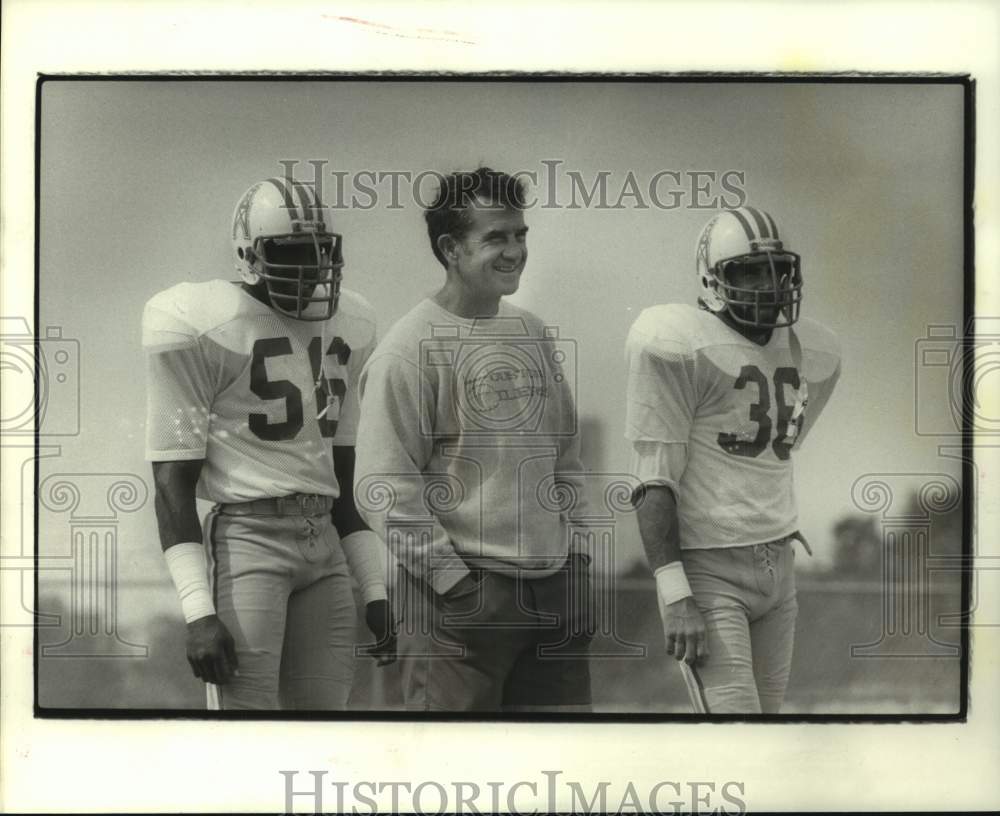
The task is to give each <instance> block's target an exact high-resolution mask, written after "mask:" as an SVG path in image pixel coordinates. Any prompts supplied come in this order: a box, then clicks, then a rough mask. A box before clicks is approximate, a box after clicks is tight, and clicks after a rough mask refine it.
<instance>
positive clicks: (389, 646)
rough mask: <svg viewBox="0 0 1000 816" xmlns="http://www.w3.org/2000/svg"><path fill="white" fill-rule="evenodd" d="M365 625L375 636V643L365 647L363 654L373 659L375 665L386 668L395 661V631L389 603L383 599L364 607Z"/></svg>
mask: <svg viewBox="0 0 1000 816" xmlns="http://www.w3.org/2000/svg"><path fill="white" fill-rule="evenodd" d="M365 623H366V624H368V628H369V629H371V632H372V634H373V635H375V643H374V645H372V646H366V647H365V649H364V654H366V655H368V656H369V657H374V658H375V665H377V666H388V665H389V664H390V663H394V662H395V660H396V631H395V627H394V626H393V622H392V613H391V611H390V607H389V602H388V601H387V600H385V599H384V598H381V599H379V600H376V601H371V602H370V603H368V604H367V605H366V606H365Z"/></svg>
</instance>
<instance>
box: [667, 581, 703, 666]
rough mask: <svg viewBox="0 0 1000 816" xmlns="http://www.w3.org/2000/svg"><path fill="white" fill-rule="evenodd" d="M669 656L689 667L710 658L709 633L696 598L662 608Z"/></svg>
mask: <svg viewBox="0 0 1000 816" xmlns="http://www.w3.org/2000/svg"><path fill="white" fill-rule="evenodd" d="M661 615H662V617H663V631H664V634H665V635H666V637H667V654H669V655H673V656H674V657H675V658H676V659H677V660H683V661H685V662H686V663H687V664H688V665H689V666H693V665H694V664H695V663H698V662H701V661H703V660H704V659H705V658H707V657H708V631H707V630H706V628H705V619H704V618H703V617H702V616H701V611H700V610H699V609H698V605H697V604H696V603H695V602H694V598H692V597H690V596H688V597H687V598H681V599H680V600H679V601H677V602H675V603H672V604H669V605H667V606H663V607H662V611H661Z"/></svg>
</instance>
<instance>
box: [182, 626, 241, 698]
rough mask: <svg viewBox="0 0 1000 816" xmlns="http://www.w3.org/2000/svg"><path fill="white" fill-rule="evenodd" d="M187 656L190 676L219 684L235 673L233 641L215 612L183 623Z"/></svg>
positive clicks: (237, 663)
mask: <svg viewBox="0 0 1000 816" xmlns="http://www.w3.org/2000/svg"><path fill="white" fill-rule="evenodd" d="M187 659H188V663H190V664H191V671H193V672H194V676H195V677H198V678H200V679H201V680H204V681H205V682H206V683H214V684H215V685H217V686H222V685H225V684H226V683H228V682H229V681H230V680H231V679H232V678H233V676H234V675H237V674H239V662H238V661H237V659H236V643H235V641H234V640H233V636H232V635H231V634H229V630H228V629H227V628H226V625H225V624H224V623H223V622H222V621H221V620H219V618H218V616H217V615H206V616H205V617H204V618H198V620H194V621H191V623H189V624H188V625H187Z"/></svg>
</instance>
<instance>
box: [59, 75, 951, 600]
mask: <svg viewBox="0 0 1000 816" xmlns="http://www.w3.org/2000/svg"><path fill="white" fill-rule="evenodd" d="M41 146H42V158H41V197H40V201H41V205H40V206H41V226H40V235H41V258H40V280H39V297H40V320H39V331H40V333H43V332H44V329H45V327H47V326H58V327H61V329H62V334H63V337H64V338H69V339H75V340H78V341H79V348H80V360H79V372H80V376H79V382H80V416H81V421H80V434H79V435H78V436H75V437H64V438H60V439H59V440H58V441H59V444H60V446H61V451H60V455H59V456H56V457H52V458H49V459H46V460H43V462H42V465H41V472H40V478H41V479H43V480H44V479H45V478H46V477H47V476H49V475H51V474H54V473H80V472H87V473H132V474H136V475H138V476H139V477H141V478H142V479H144V480H145V481H146V482H147V483H149V482H150V479H149V466H148V464H146V463H145V462H144V460H143V439H144V427H143V426H144V419H145V408H144V398H145V396H144V384H143V376H144V365H143V357H142V352H141V349H140V318H141V314H142V307H143V304H144V303H145V301H146V300H147V299H148V298H149V297H151V296H152V295H153V294H155V293H156V292H158V291H160V290H162V289H164V288H167V287H169V286H171V285H173V284H175V283H178V282H180V281H202V280H208V279H211V278H220V277H221V278H231V277H232V276H233V266H232V260H231V254H230V243H229V230H230V225H231V216H232V210H233V207H234V205H235V202H236V201H237V199H238V198H239V196H240V195H241V194H242V192H243V191H244V190H245V189H246V188H247V187H248V186H249V185H250V184H251V183H252V182H254V181H255V180H258V179H261V178H265V177H267V176H269V175H276V174H279V173H280V171H281V166H280V165H279V163H278V162H279V160H281V159H298V160H299V161H300V162H302V167H303V171H302V172H301V173H300V175H304V176H305V177H306V178H309V177H310V176H311V170H308V169H307V168H306V167H305V163H306V162H308V161H309V160H325V161H326V162H327V167H326V169H327V171H328V172H329V171H331V170H338V171H344V172H347V173H348V174H352V175H353V174H355V173H358V172H360V171H363V170H373V171H376V172H390V171H409V172H410V173H412V174H413V175H416V174H418V173H420V172H421V171H425V170H437V171H448V170H452V169H458V168H471V167H475V166H477V165H479V164H488V165H490V166H492V167H494V168H498V169H504V170H508V171H513V170H525V171H534V172H538V173H539V174H540V177H541V178H542V179H543V180H544V172H545V167H544V166H543V164H542V162H543V161H561V162H563V165H562V166H561V168H560V176H559V189H558V193H559V197H560V198H561V199H562V200H564V201H568V199H569V190H570V185H569V182H568V179H567V178H566V175H565V173H566V171H577V172H579V173H581V174H583V177H584V179H586V180H587V181H588V183H589V182H590V181H591V180H593V179H594V178H595V177H596V174H597V173H598V172H599V171H608V172H609V173H610V176H609V179H608V189H609V191H610V194H609V197H610V199H611V201H614V200H615V199H616V198H617V197H618V193H619V191H620V190H621V187H622V185H623V184H624V182H625V178H626V176H627V174H628V173H629V172H630V171H631V172H632V173H633V174H634V175H635V177H636V178H637V179H638V180H639V182H640V187H641V188H645V186H646V185H647V183H648V180H649V179H650V178H652V177H653V176H654V174H655V173H657V172H658V171H661V170H671V171H676V172H680V173H682V174H685V173H690V172H691V171H707V172H714V173H716V174H717V176H721V175H722V174H723V173H725V172H727V171H737V172H740V173H743V174H744V176H743V182H742V184H741V185H740V186H741V187H742V188H743V189H744V190H745V191H746V193H747V195H748V203H750V204H753V205H755V206H758V207H760V208H763V209H766V210H768V211H770V212H771V213H773V214H774V215H775V216H776V217H777V218H778V220H779V224H780V226H781V229H782V232H783V234H784V235H785V236H787V238H788V243H789V245H790V246H791V247H792V248H794V249H795V250H796V251H798V252H799V253H800V254H801V255H802V257H803V276H804V280H805V293H804V304H803V314H804V315H807V316H808V317H810V318H813V319H815V320H818V321H820V322H822V323H824V324H826V325H828V326H829V327H831V328H832V329H833V330H834V331H835V332H836V333H837V334H838V335H839V336H840V338H841V341H842V348H843V361H844V362H843V367H844V371H843V376H842V378H841V381H840V385H839V386H838V389H837V391H836V393H835V394H834V396H833V398H832V400H831V401H830V403H829V404H828V406H827V408H826V411H825V413H824V415H823V418H822V420H821V421H820V423H819V424H818V425H817V427H816V429H815V430H814V431H813V432H812V433H811V435H810V437H809V439H808V440H807V444H806V446H805V448H804V449H803V450H802V451H800V452H798V453H797V455H796V461H795V468H796V483H797V493H798V497H799V505H800V516H801V527H802V529H803V531H804V532H805V533H806V534H807V535H808V536H809V538H810V540H811V542H812V543H813V545H814V549H816V550H817V555H816V562H815V563H820V564H821V563H826V562H828V561H829V557H830V553H829V544H830V540H831V539H830V527H831V525H832V523H833V522H834V521H835V520H836V519H837V518H839V517H840V516H841V515H843V514H844V513H846V512H850V511H852V510H854V507H853V505H852V502H851V485H852V484H853V483H854V481H855V480H856V479H857V478H858V477H860V476H862V475H864V474H867V473H882V472H887V471H889V472H915V473H936V472H944V473H949V474H951V475H953V476H954V477H956V478H958V476H959V468H958V465H957V462H955V461H954V460H949V459H943V458H941V457H940V456H939V455H938V451H937V448H938V444H939V443H940V441H941V440H940V439H939V438H934V437H927V436H918V435H916V434H915V432H914V419H913V417H914V409H915V396H914V382H915V377H918V376H919V377H924V376H925V373H921V374H919V375H918V374H917V372H916V371H915V365H914V361H915V349H916V343H917V341H918V340H919V339H920V338H922V337H924V336H925V335H926V333H927V327H928V326H929V325H932V324H952V325H960V324H961V317H962V229H961V227H962V221H961V218H962V90H961V88H960V87H959V86H943V85H942V86H912V87H911V86H904V85H876V84H865V85H812V84H804V85H765V84H701V83H690V84H653V83H650V84H631V83H629V84H623V83H608V84H593V83H587V84H567V83H552V84H537V83H509V84H497V83H489V84H483V83H472V82H461V83H424V84H419V85H418V84H413V83H388V82H378V83H372V82H366V83H350V82H344V83H340V82H325V83H318V82H286V83H281V82H260V83H258V82H253V83H248V82H240V83H232V82H228V83H221V82H220V83H204V82H198V83H191V82H188V83H177V82H157V83H149V82H129V83H123V82H100V83H92V82H47V83H46V84H45V85H44V89H43V94H42V116H41ZM326 182H327V183H329V184H332V183H333V182H332V177H331V176H328V177H327V178H326ZM408 189H409V188H408V187H407V185H403V189H402V192H401V194H400V197H399V203H400V204H401V205H402V206H401V207H400V208H398V209H390V208H387V207H386V206H385V205H386V204H387V203H388V195H387V194H388V192H389V186H388V182H385V183H383V184H382V185H380V186H379V190H380V192H381V193H382V194H383V195H384V196H385V197H384V198H383V199H381V200H380V201H379V203H378V205H377V206H375V207H374V208H371V209H366V210H361V209H344V210H342V211H339V212H336V213H334V225H335V229H336V230H337V231H339V232H341V233H342V234H343V235H344V236H345V257H346V267H345V285H346V286H348V287H350V288H352V289H354V290H356V291H358V292H360V293H361V294H362V295H364V296H365V297H366V298H367V299H368V300H369V301H370V302H371V303H372V305H373V306H374V308H375V311H376V314H377V316H378V320H379V327H380V334H384V332H385V330H386V329H387V328H388V326H390V325H391V324H392V323H393V322H394V321H395V320H396V319H398V318H399V317H400V316H402V315H403V314H404V313H405V312H406V311H408V310H409V309H410V308H411V307H412V306H413V305H414V304H415V303H416V302H417V301H418V300H419V299H420V298H422V297H424V296H426V295H428V294H430V293H431V292H433V291H435V290H436V289H437V288H438V287H439V286H440V284H441V283H442V281H443V270H442V268H441V267H440V266H439V265H438V263H437V262H436V261H435V260H434V258H433V256H432V255H431V252H430V247H429V245H428V242H427V238H426V232H425V229H424V224H423V220H422V217H421V212H420V209H419V207H418V206H417V204H415V203H414V202H413V200H412V198H411V197H410V195H409V192H408ZM424 189H427V190H429V189H430V188H429V187H425V188H424ZM661 189H664V190H665V189H666V187H664V188H661ZM725 192H726V191H725V190H723V189H721V188H720V187H719V186H718V185H717V184H716V185H713V187H712V192H711V195H710V196H709V197H711V196H712V195H716V194H719V193H725ZM327 193H328V194H327V196H326V198H327V200H328V203H329V201H330V199H331V196H330V195H329V188H328V190H327ZM544 193H545V191H544V190H542V191H539V194H540V196H541V197H543V198H544ZM644 194H645V193H644ZM726 195H727V197H728V198H730V199H731V198H732V196H731V194H728V193H727V194H726ZM662 197H663V198H664V199H667V198H668V197H667V196H666V195H663V196H662ZM362 198H363V199H365V197H362ZM365 200H366V199H365ZM625 203H626V207H625V208H624V209H620V210H609V209H598V208H594V207H591V208H579V209H541V208H534V209H532V210H529V211H528V213H527V214H526V221H527V223H528V225H529V227H530V230H531V231H530V235H529V239H528V247H529V259H528V264H527V267H526V269H525V273H524V276H523V278H522V285H521V290H520V291H519V292H518V294H517V295H516V296H515V297H514V298H513V300H514V302H516V303H518V304H520V305H522V306H524V307H526V308H528V309H531V310H533V311H535V312H536V313H538V314H539V315H541V316H542V317H543V318H544V319H545V320H546V322H548V323H550V324H552V325H556V326H558V327H559V329H560V336H561V337H563V338H565V339H567V340H572V341H573V342H574V343H575V344H576V356H577V366H578V381H577V399H578V408H579V411H580V414H581V416H582V417H583V418H585V420H586V421H587V423H588V427H591V428H596V429H598V433H597V434H595V436H594V439H595V440H596V442H591V444H589V445H588V450H589V453H590V457H589V461H588V462H587V464H588V465H589V466H591V467H592V468H593V469H595V470H604V471H619V470H622V469H624V468H625V467H626V465H627V462H628V449H627V447H626V445H625V443H624V440H623V438H622V430H623V424H624V391H625V377H626V372H625V368H624V364H623V345H624V341H625V337H626V334H627V331H628V328H629V326H630V325H631V323H632V321H633V320H634V319H635V318H636V317H637V315H638V314H639V312H640V311H641V310H642V309H643V308H645V307H646V306H649V305H652V304H656V303H666V302H684V303H694V301H695V298H696V297H697V294H698V286H697V281H696V277H695V274H694V246H695V240H696V237H697V234H698V232H699V230H700V228H701V226H702V225H703V223H704V222H705V221H706V220H707V218H708V217H709V216H710V214H711V213H712V211H713V210H712V209H711V208H708V209H695V208H693V207H692V206H690V205H691V204H692V203H694V202H693V200H692V196H691V193H690V188H688V192H687V194H686V195H685V198H684V199H683V200H682V202H681V206H680V207H678V208H676V209H671V210H661V209H657V208H655V207H650V208H649V209H637V208H635V207H634V206H632V205H633V204H634V201H632V200H631V199H629V200H627V201H626V202H625ZM919 401H920V410H921V412H922V415H923V412H926V415H927V416H928V417H929V421H931V422H935V423H937V424H944V425H947V424H949V423H950V422H951V419H950V412H949V410H948V406H947V393H946V392H945V391H944V390H943V389H942V388H940V387H939V388H937V389H935V390H934V391H933V393H927V392H923V393H921V394H920V397H919ZM630 524H631V523H630V522H626V523H625V525H624V529H623V530H622V531H621V535H620V536H619V540H620V541H621V542H622V550H621V552H620V554H619V555H620V563H622V562H628V561H629V560H630V559H634V558H637V557H639V554H640V550H639V547H638V544H637V537H636V536H635V535H634V530H632V528H631V527H630ZM66 530H67V527H66V518H65V516H63V515H52V514H48V513H46V512H42V515H41V527H40V542H41V547H42V552H43V553H46V552H56V551H65V550H66V549H67V541H66V539H67V533H66ZM118 533H119V546H120V558H119V572H120V580H121V581H122V585H123V587H128V586H129V585H130V584H131V585H134V587H136V588H138V587H140V586H149V585H150V584H152V585H156V586H159V587H160V588H161V589H162V588H166V587H167V586H168V584H167V583H166V582H167V581H168V579H167V573H166V569H165V567H164V565H163V562H162V558H161V556H160V555H159V546H158V543H157V534H156V526H155V520H154V516H153V509H152V503H151V502H150V503H149V504H148V505H147V506H146V507H145V508H144V509H142V510H141V511H139V512H137V513H134V514H130V515H122V516H121V522H120V525H119V528H118ZM803 561H804V559H803V560H800V561H799V563H800V565H802V564H803ZM157 594H158V595H159V593H157ZM164 597H167V598H168V599H169V594H167V595H166V596H164ZM134 611H135V610H134V609H133V612H134Z"/></svg>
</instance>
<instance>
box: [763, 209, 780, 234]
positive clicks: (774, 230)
mask: <svg viewBox="0 0 1000 816" xmlns="http://www.w3.org/2000/svg"><path fill="white" fill-rule="evenodd" d="M764 216H765V217H766V218H767V223H768V224H770V225H771V237H772V238H774V240H775V241H778V240H780V238H779V236H778V225H777V224H775V223H774V219H773V218H771V213H769V212H765V213H764Z"/></svg>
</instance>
